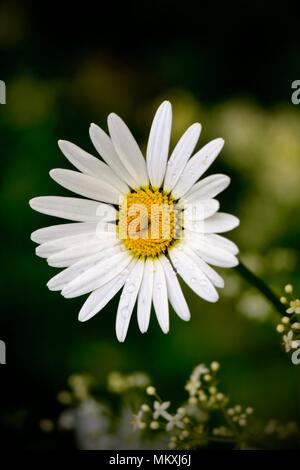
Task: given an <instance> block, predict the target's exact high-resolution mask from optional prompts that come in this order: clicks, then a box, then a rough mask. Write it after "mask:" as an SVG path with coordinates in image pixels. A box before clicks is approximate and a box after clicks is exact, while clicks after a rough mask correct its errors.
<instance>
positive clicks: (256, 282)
mask: <svg viewBox="0 0 300 470" xmlns="http://www.w3.org/2000/svg"><path fill="white" fill-rule="evenodd" d="M235 269H236V270H237V271H238V273H239V274H240V275H241V276H242V277H243V278H244V279H246V281H248V282H249V283H250V284H252V285H253V286H254V287H256V289H258V290H259V291H260V292H261V294H263V295H264V296H265V297H266V299H267V300H268V301H269V302H270V303H271V304H272V305H273V307H275V309H276V310H277V311H278V313H280V315H285V307H284V305H282V303H281V302H280V300H279V298H278V297H277V295H276V294H274V292H273V291H272V289H270V287H269V286H268V285H267V284H266V283H265V282H264V281H263V280H262V279H260V278H259V277H258V276H256V274H254V273H253V272H252V271H250V270H249V269H248V268H247V266H245V265H244V264H243V263H242V262H241V261H240V264H239V265H238V266H237V267H236V268H235Z"/></svg>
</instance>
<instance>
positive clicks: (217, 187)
mask: <svg viewBox="0 0 300 470" xmlns="http://www.w3.org/2000/svg"><path fill="white" fill-rule="evenodd" d="M229 184H230V178H229V176H226V175H210V176H207V177H206V178H204V179H203V180H201V181H198V183H196V184H194V185H193V186H192V187H191V189H190V190H189V191H188V192H187V193H186V194H185V195H184V197H183V199H184V202H185V203H190V202H194V201H197V200H199V199H211V198H214V197H215V196H217V194H219V193H221V192H222V191H224V189H226V188H227V186H229Z"/></svg>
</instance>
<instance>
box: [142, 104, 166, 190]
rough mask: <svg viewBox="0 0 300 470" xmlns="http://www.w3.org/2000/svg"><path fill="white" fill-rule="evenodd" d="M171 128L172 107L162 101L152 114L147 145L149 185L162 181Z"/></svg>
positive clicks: (158, 183)
mask: <svg viewBox="0 0 300 470" xmlns="http://www.w3.org/2000/svg"><path fill="white" fill-rule="evenodd" d="M171 128H172V107H171V104H170V103H169V101H164V102H163V103H162V104H161V105H160V106H159V108H158V110H157V111H156V114H155V116H154V119H153V122H152V126H151V130H150V134H149V140H148V145H147V159H146V160H147V169H148V174H149V178H150V182H151V185H152V186H153V187H156V188H159V187H160V186H161V184H162V182H163V179H164V176H165V171H166V165H167V160H168V154H169V145H170V136H171Z"/></svg>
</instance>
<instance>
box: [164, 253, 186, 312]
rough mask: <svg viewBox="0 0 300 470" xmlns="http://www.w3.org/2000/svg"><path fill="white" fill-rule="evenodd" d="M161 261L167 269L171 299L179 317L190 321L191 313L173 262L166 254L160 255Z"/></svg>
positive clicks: (165, 269)
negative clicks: (172, 264)
mask: <svg viewBox="0 0 300 470" xmlns="http://www.w3.org/2000/svg"><path fill="white" fill-rule="evenodd" d="M159 261H160V262H161V264H162V266H163V268H164V271H165V275H166V281H167V289H168V298H169V301H170V303H171V305H172V307H173V309H174V311H175V312H176V313H177V315H178V316H179V318H181V319H182V320H185V321H188V320H189V319H190V317H191V314H190V311H189V307H188V304H187V303H186V300H185V298H184V295H183V292H182V289H181V286H180V284H179V281H178V279H177V276H176V273H175V271H174V269H173V268H172V266H171V263H170V262H169V260H168V259H167V258H166V257H165V256H160V257H159Z"/></svg>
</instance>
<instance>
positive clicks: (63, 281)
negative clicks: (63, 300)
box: [47, 246, 116, 290]
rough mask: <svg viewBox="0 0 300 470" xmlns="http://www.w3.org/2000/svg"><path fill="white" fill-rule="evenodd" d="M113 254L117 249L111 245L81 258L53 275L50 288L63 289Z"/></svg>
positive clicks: (49, 284) (48, 284) (49, 283)
mask: <svg viewBox="0 0 300 470" xmlns="http://www.w3.org/2000/svg"><path fill="white" fill-rule="evenodd" d="M113 254H116V249H115V247H114V246H113V247H111V246H109V247H107V248H105V249H103V250H101V251H97V252H96V253H93V254H92V255H89V256H85V257H84V258H81V259H80V260H79V261H77V262H76V263H74V264H72V265H71V266H69V267H68V268H66V269H64V270H63V271H61V272H60V273H58V274H56V276H54V277H52V278H51V279H50V280H49V282H48V283H47V286H48V288H49V289H50V290H62V289H63V288H64V287H65V286H66V285H67V284H69V282H71V281H73V280H74V279H76V277H78V276H79V275H80V274H83V273H84V272H85V271H87V270H88V269H90V268H91V267H92V266H94V265H95V263H96V262H98V261H100V260H101V259H104V258H107V257H108V256H111V255H113Z"/></svg>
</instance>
